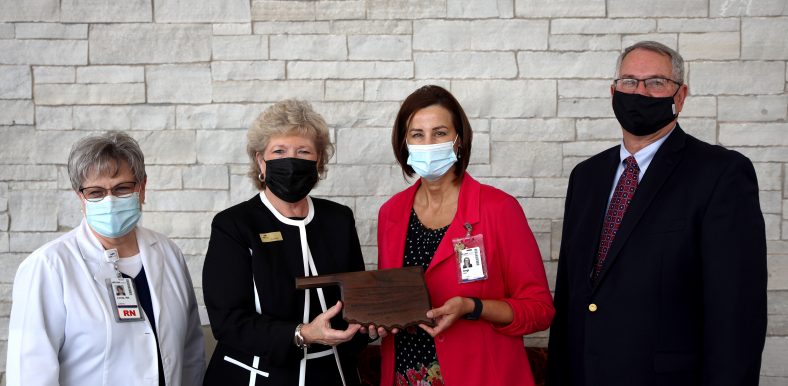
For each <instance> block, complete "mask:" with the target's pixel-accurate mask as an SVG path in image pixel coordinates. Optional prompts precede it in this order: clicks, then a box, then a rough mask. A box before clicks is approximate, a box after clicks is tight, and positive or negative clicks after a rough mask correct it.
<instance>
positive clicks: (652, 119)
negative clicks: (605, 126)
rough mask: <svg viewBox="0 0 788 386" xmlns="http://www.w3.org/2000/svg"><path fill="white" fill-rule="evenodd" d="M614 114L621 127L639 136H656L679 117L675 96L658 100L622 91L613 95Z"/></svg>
mask: <svg viewBox="0 0 788 386" xmlns="http://www.w3.org/2000/svg"><path fill="white" fill-rule="evenodd" d="M678 91H679V90H676V92H678ZM673 95H674V96H675V95H676V93H673ZM613 112H614V113H615V114H616V118H617V119H618V122H619V123H620V124H621V127H623V128H624V130H626V131H628V132H630V133H631V134H633V135H637V136H642V135H649V134H654V133H656V132H657V130H659V129H661V128H663V127H665V125H667V124H668V123H670V121H672V120H674V119H676V117H677V116H678V114H677V113H675V104H674V102H673V96H669V97H662V98H656V97H649V96H645V95H640V94H627V93H623V92H620V91H615V92H614V93H613Z"/></svg>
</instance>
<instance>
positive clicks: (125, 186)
mask: <svg viewBox="0 0 788 386" xmlns="http://www.w3.org/2000/svg"><path fill="white" fill-rule="evenodd" d="M136 187H137V182H121V183H120V184H117V185H115V186H113V187H112V188H111V189H109V190H107V189H104V188H102V187H98V186H90V187H87V188H80V189H79V192H80V193H82V197H85V199H86V200H88V201H90V202H97V201H101V200H103V199H104V197H106V196H107V194H110V192H111V194H112V195H113V196H115V197H117V198H126V197H131V195H132V194H134V192H135V191H136Z"/></svg>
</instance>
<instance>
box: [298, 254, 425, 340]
mask: <svg viewBox="0 0 788 386" xmlns="http://www.w3.org/2000/svg"><path fill="white" fill-rule="evenodd" d="M328 285H339V288H340V292H341V296H342V302H343V303H344V307H343V309H342V312H343V317H344V319H345V320H346V321H347V322H348V323H358V324H361V325H362V326H367V325H370V324H374V325H375V326H378V327H383V328H385V329H386V330H392V329H394V328H399V329H405V328H407V327H410V326H414V325H418V324H420V323H423V324H426V325H428V326H434V325H435V323H434V322H433V321H432V320H430V319H427V316H426V314H427V311H429V310H430V309H431V308H432V307H431V306H430V298H429V294H428V293H427V286H426V285H425V284H424V271H423V269H422V268H421V267H407V268H394V269H383V270H378V271H366V272H346V273H337V274H330V275H319V276H310V277H299V278H296V288H299V289H307V288H316V287H324V286H328Z"/></svg>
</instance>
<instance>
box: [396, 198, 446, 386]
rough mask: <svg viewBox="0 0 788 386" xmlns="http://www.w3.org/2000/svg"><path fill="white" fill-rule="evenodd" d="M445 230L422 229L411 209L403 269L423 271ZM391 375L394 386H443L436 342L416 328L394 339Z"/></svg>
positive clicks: (427, 265)
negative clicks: (392, 374)
mask: <svg viewBox="0 0 788 386" xmlns="http://www.w3.org/2000/svg"><path fill="white" fill-rule="evenodd" d="M448 228H449V226H448V225H447V226H445V227H443V228H440V229H429V228H427V227H425V226H424V225H423V224H422V223H421V221H419V218H418V216H416V211H415V210H413V209H411V212H410V220H409V221H408V233H407V235H406V237H405V258H404V260H403V263H402V265H403V266H404V267H411V266H422V267H424V269H425V270H426V269H427V267H429V265H430V262H431V261H432V256H433V255H435V251H436V250H437V249H438V244H440V242H441V240H442V239H443V236H444V235H445V234H446V230H447V229H448ZM394 371H395V373H396V374H395V379H396V381H395V384H396V386H410V385H415V386H443V377H442V376H441V371H440V365H438V358H437V355H436V354H435V341H434V340H433V339H432V337H431V336H430V335H429V334H427V333H426V332H425V331H424V330H422V329H421V328H418V327H416V328H415V329H414V328H410V329H408V330H406V331H402V332H400V333H399V334H397V335H394Z"/></svg>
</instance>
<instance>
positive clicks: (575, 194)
mask: <svg viewBox="0 0 788 386" xmlns="http://www.w3.org/2000/svg"><path fill="white" fill-rule="evenodd" d="M620 161H621V160H620V157H619V147H618V146H616V147H614V148H611V149H608V150H606V151H604V152H602V153H600V154H597V155H596V156H593V157H591V158H590V159H588V160H586V161H584V162H582V163H580V164H579V165H577V167H575V169H574V170H573V171H572V174H571V176H570V178H569V187H568V189H567V196H566V207H565V212H564V225H563V235H562V240H561V251H560V257H559V262H558V273H557V279H556V288H555V308H556V315H555V319H554V320H553V325H552V327H551V330H550V344H549V364H548V385H550V386H563V385H573V386H616V385H622V386H624V385H626V386H633V385H637V386H649V385H655V386H656V385H665V386H680V385H688V386H689V385H692V386H698V385H708V386H725V385H740V386H741V385H757V384H758V377H759V375H758V373H759V369H760V362H761V352H762V350H763V345H764V339H765V335H766V275H767V273H766V237H765V231H764V221H763V215H762V214H761V210H760V204H759V202H758V183H757V180H756V176H755V171H754V169H753V166H752V164H751V163H750V161H749V160H748V159H747V158H746V157H744V156H742V155H741V154H739V153H737V152H734V151H731V150H726V149H725V148H722V147H720V146H712V145H709V144H707V143H705V142H702V141H699V140H697V139H696V138H694V137H692V136H689V135H687V134H686V133H684V131H682V130H681V128H679V127H678V126H677V127H676V128H675V129H674V130H673V132H672V133H671V134H670V136H669V137H668V138H667V140H666V141H665V142H664V143H663V144H662V146H661V147H660V148H659V150H658V151H657V153H656V154H655V156H654V159H653V161H652V162H651V164H650V166H649V167H648V169H647V170H646V173H645V175H644V176H643V178H642V180H641V182H640V185H639V187H638V190H637V191H636V193H635V196H634V197H633V198H632V202H631V203H630V206H629V208H628V210H627V213H626V214H625V216H624V219H623V221H622V223H621V227H620V228H619V231H618V233H617V235H616V237H615V239H614V241H613V244H612V246H611V249H610V252H609V253H608V255H607V262H606V264H605V267H604V269H603V270H602V272H601V273H600V276H599V278H598V279H597V280H596V282H595V283H593V284H592V282H591V280H590V278H589V275H590V273H591V270H592V265H593V262H594V259H595V256H596V252H597V247H598V245H599V236H600V230H601V228H602V222H603V216H604V214H605V210H606V206H607V200H608V196H609V194H610V191H611V189H612V186H613V179H614V178H615V175H614V174H615V171H616V168H617V166H618V163H619V162H620ZM592 304H593V305H595V306H596V307H593V306H591V305H592ZM593 308H596V310H595V311H592V310H591V309H593Z"/></svg>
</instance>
